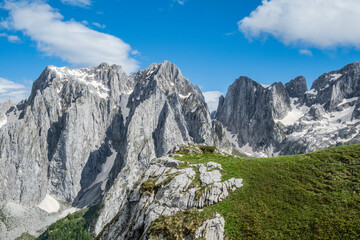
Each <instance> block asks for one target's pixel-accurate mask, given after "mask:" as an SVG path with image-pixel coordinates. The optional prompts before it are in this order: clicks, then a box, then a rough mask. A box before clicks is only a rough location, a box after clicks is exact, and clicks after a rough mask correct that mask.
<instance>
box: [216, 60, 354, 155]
mask: <svg viewBox="0 0 360 240" xmlns="http://www.w3.org/2000/svg"><path fill="white" fill-rule="evenodd" d="M359 97H360V63H357V62H355V63H352V64H349V65H347V66H345V67H344V68H342V69H341V70H338V71H332V72H329V73H325V74H324V75H322V76H320V77H319V78H318V79H317V80H315V81H314V83H313V85H312V87H311V89H310V90H309V91H307V88H306V81H305V78H304V77H301V76H300V77H297V78H295V79H293V80H291V81H290V82H289V83H286V84H285V86H284V85H283V84H282V83H274V84H272V85H270V86H264V85H261V84H258V83H256V82H254V81H253V80H251V79H249V78H246V77H240V78H239V79H237V80H236V81H235V82H234V83H233V84H232V85H231V86H230V87H229V89H228V92H227V94H226V97H225V98H222V99H220V102H219V106H218V109H217V112H216V116H215V119H217V120H218V121H220V122H221V123H222V124H223V125H224V127H225V128H226V130H227V131H228V132H227V136H228V138H230V139H231V141H232V144H233V145H234V146H236V147H237V148H238V150H239V151H242V152H244V153H246V154H248V155H252V156H276V155H279V154H280V155H287V154H299V153H304V152H310V151H315V150H319V149H323V148H326V147H329V146H336V145H341V144H344V143H346V142H358V141H359V139H360V135H359V134H360V132H359V124H360V118H359V117H360V116H359V111H360V108H359V107H360V103H359Z"/></svg>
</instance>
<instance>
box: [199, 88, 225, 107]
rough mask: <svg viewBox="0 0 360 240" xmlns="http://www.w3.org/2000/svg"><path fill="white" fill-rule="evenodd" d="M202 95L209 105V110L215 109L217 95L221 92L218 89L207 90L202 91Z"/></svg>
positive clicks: (217, 101)
mask: <svg viewBox="0 0 360 240" xmlns="http://www.w3.org/2000/svg"><path fill="white" fill-rule="evenodd" d="M203 95H204V97H205V101H206V103H207V105H208V107H209V111H210V112H213V111H216V109H217V107H218V104H219V97H220V96H221V95H223V94H222V93H221V92H218V91H209V92H204V93H203Z"/></svg>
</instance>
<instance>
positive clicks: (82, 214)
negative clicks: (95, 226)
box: [36, 209, 94, 240]
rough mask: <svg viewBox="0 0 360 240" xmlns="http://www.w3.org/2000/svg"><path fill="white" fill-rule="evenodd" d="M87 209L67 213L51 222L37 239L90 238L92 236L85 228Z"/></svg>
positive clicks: (69, 239)
mask: <svg viewBox="0 0 360 240" xmlns="http://www.w3.org/2000/svg"><path fill="white" fill-rule="evenodd" d="M88 212H89V210H88V209H84V210H80V211H78V212H75V213H73V214H69V215H67V216H66V217H65V218H62V219H60V220H58V221H57V222H55V223H53V224H51V225H50V226H49V227H48V228H47V229H46V231H45V232H44V233H43V234H41V235H40V236H39V237H38V238H36V239H37V240H45V239H51V240H58V239H62V240H91V239H93V238H94V236H93V235H92V234H90V233H88V232H87V231H86V230H85V229H86V225H87V219H86V215H87V214H88Z"/></svg>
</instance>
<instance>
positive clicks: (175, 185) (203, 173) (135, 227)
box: [98, 157, 242, 239]
mask: <svg viewBox="0 0 360 240" xmlns="http://www.w3.org/2000/svg"><path fill="white" fill-rule="evenodd" d="M179 163H180V162H179V161H176V160H174V159H172V158H170V157H162V158H159V159H154V160H152V161H151V162H150V166H149V168H148V169H147V170H146V171H145V172H144V173H143V175H142V177H141V178H140V179H139V181H138V182H137V183H136V184H135V187H134V188H133V189H132V190H131V192H130V194H129V195H128V197H127V199H126V200H125V201H124V203H123V204H122V205H121V206H119V209H120V211H119V212H120V213H121V214H119V215H117V216H114V218H113V220H112V221H111V223H110V224H108V225H106V226H105V228H103V230H102V231H101V232H100V234H99V236H98V237H99V238H100V239H141V238H143V239H151V232H148V231H147V230H148V229H149V227H150V225H151V223H152V222H153V221H154V220H155V219H157V218H158V217H160V216H161V215H167V216H171V215H174V214H176V213H178V212H180V211H184V210H186V209H192V208H203V207H205V206H209V205H212V204H215V203H217V202H219V201H221V200H223V199H224V198H226V197H227V196H228V194H229V192H231V191H234V190H236V189H238V188H240V187H241V186H242V180H241V179H235V178H233V179H230V180H228V181H225V182H221V174H220V172H219V171H218V170H220V169H222V168H221V165H219V164H216V163H208V164H206V165H205V164H199V165H191V166H189V167H185V168H180V169H177V168H174V167H173V166H174V165H177V166H178V165H179ZM208 168H211V169H208ZM213 168H217V169H216V170H214V169H213ZM195 170H197V171H199V172H200V180H201V186H203V187H204V188H205V190H204V191H201V190H200V189H201V186H196V185H194V184H193V181H194V180H195V178H196V174H197V173H196V171H195ZM217 173H219V174H220V176H218V174H217ZM223 229H224V219H223V218H222V217H221V216H218V215H217V216H216V218H215V219H212V220H208V221H206V222H205V223H204V224H203V226H202V227H201V228H200V229H199V230H198V235H199V236H202V237H207V236H210V238H207V239H215V238H214V237H216V236H224V230H223ZM218 230H219V231H220V232H216V231H218Z"/></svg>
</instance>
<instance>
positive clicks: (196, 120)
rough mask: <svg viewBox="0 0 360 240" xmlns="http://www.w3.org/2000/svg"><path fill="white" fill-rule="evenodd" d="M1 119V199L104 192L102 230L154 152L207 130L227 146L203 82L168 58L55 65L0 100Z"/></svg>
mask: <svg viewBox="0 0 360 240" xmlns="http://www.w3.org/2000/svg"><path fill="white" fill-rule="evenodd" d="M0 125H1V126H0V158H1V160H2V161H0V179H1V182H0V206H2V205H4V204H6V203H8V202H13V203H17V204H21V205H22V206H26V207H33V206H36V205H37V204H38V203H39V202H41V201H42V200H43V199H44V198H45V196H46V195H47V194H48V195H51V196H52V197H54V198H55V199H56V200H58V201H67V202H70V203H72V204H73V206H75V207H79V208H82V207H85V206H88V205H90V204H95V203H99V202H102V203H103V205H104V208H103V209H102V212H101V214H100V216H99V219H98V221H97V223H96V226H95V229H96V230H97V231H98V230H99V229H100V230H101V228H102V227H103V226H105V225H106V224H107V223H108V222H109V221H110V220H111V219H112V218H113V217H114V216H115V215H116V214H118V211H117V210H120V209H122V208H123V207H124V206H125V204H126V203H127V199H128V198H129V197H130V195H131V194H130V192H131V190H132V189H133V187H135V186H136V182H137V181H138V179H139V178H140V177H141V175H142V173H143V172H144V170H145V169H147V168H148V167H149V166H150V161H151V160H152V159H154V158H156V157H159V156H162V155H165V154H167V153H168V152H170V151H171V150H173V149H175V148H176V147H178V146H182V145H186V144H188V143H200V142H201V141H202V136H203V135H205V136H206V143H208V144H213V143H214V144H217V146H218V147H219V148H221V147H224V148H225V149H227V150H229V151H230V149H231V146H230V144H229V143H228V141H227V140H226V138H224V137H223V135H224V130H223V129H222V126H221V124H220V123H217V124H213V123H212V121H211V118H210V114H209V112H208V109H207V105H206V103H205V100H204V97H203V95H202V93H201V91H200V89H199V88H198V87H196V86H193V85H192V84H191V83H190V82H189V80H187V79H186V78H185V77H184V76H182V74H181V72H180V70H179V69H178V68H177V67H176V66H175V65H173V64H171V63H170V62H166V61H165V62H163V63H160V64H152V65H150V66H149V67H148V68H146V69H144V70H141V71H139V72H137V73H135V74H133V75H131V76H127V75H126V74H125V73H124V72H123V71H122V69H121V67H120V66H116V65H112V66H109V65H107V64H105V63H104V64H101V65H99V66H98V67H94V68H84V69H69V68H66V67H64V68H57V67H54V66H49V67H47V68H46V69H45V70H44V72H43V73H42V74H41V75H40V77H39V78H38V79H37V80H36V81H35V82H34V85H33V88H32V92H31V95H30V97H29V99H27V100H26V101H23V102H21V103H20V104H18V105H17V106H12V104H11V103H5V104H2V105H0ZM106 193H108V194H106ZM114 206H117V207H116V208H115V209H114Z"/></svg>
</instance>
